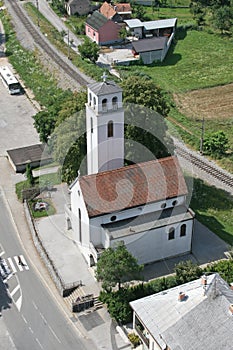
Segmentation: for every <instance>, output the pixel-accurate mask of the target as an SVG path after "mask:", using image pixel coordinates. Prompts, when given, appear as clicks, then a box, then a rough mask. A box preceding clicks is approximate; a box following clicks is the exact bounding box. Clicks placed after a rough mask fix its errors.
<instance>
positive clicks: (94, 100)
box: [93, 97, 96, 109]
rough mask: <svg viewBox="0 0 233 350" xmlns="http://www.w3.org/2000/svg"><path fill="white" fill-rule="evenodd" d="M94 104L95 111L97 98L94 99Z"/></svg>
mask: <svg viewBox="0 0 233 350" xmlns="http://www.w3.org/2000/svg"><path fill="white" fill-rule="evenodd" d="M93 102H94V109H95V106H96V98H95V97H94V98H93Z"/></svg>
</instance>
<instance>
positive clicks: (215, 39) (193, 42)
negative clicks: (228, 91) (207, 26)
mask: <svg viewBox="0 0 233 350" xmlns="http://www.w3.org/2000/svg"><path fill="white" fill-rule="evenodd" d="M183 34H184V37H183V39H181V36H180V38H179V39H178V41H177V43H176V45H174V50H172V48H171V49H170V51H169V53H168V55H167V57H166V59H165V61H164V62H162V63H158V64H154V65H151V66H143V65H140V66H137V65H134V66H130V67H124V68H123V69H122V70H123V71H125V70H126V71H130V72H135V73H137V72H138V71H140V72H144V73H145V74H147V75H149V76H150V77H152V78H153V80H154V81H155V82H156V83H157V84H158V85H160V86H161V87H162V88H164V89H165V90H167V91H171V92H185V91H189V90H194V89H201V88H205V87H210V86H216V85H223V84H227V83H231V82H232V81H233V42H232V40H230V39H227V38H222V37H220V36H217V35H214V34H209V33H207V32H205V31H196V30H189V31H187V32H183Z"/></svg>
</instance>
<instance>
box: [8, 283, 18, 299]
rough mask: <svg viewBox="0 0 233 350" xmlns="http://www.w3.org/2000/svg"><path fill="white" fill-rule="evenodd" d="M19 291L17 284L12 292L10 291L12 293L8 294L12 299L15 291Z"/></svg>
mask: <svg viewBox="0 0 233 350" xmlns="http://www.w3.org/2000/svg"><path fill="white" fill-rule="evenodd" d="M19 289H20V285H19V284H18V285H17V286H16V287H15V288H14V289H13V290H12V292H10V296H11V297H13V296H14V294H15V293H16V292H17V290H19Z"/></svg>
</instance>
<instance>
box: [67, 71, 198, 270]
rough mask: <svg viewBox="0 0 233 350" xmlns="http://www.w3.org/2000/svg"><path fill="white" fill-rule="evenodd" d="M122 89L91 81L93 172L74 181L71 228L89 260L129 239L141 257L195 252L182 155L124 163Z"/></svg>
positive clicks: (89, 156)
mask: <svg viewBox="0 0 233 350" xmlns="http://www.w3.org/2000/svg"><path fill="white" fill-rule="evenodd" d="M124 113H125V112H124V108H123V104H122V89H121V88H120V87H119V86H117V85H116V84H115V83H114V82H112V81H106V80H105V78H104V81H103V82H96V83H92V84H90V85H88V101H87V104H86V133H87V172H88V174H87V175H84V176H78V177H77V178H76V180H75V181H74V182H73V183H72V184H71V186H70V200H71V201H70V207H67V208H66V221H67V229H69V230H70V235H71V236H72V239H73V240H74V241H75V242H77V244H78V245H79V247H80V249H81V251H82V253H83V255H84V257H85V258H86V260H87V262H88V264H89V265H93V264H95V263H96V262H97V260H98V258H99V256H100V255H101V253H102V252H103V250H104V249H106V248H108V247H114V246H115V245H116V244H117V243H118V242H124V244H125V246H126V247H127V249H128V250H129V251H130V252H131V253H132V254H133V255H134V256H135V257H136V258H137V260H138V262H139V263H143V264H147V263H151V262H154V261H156V260H161V259H165V258H168V257H172V256H177V255H180V254H184V253H188V252H190V251H191V242H192V232H193V220H194V213H193V212H192V211H191V210H190V209H189V208H188V205H187V203H186V196H187V194H188V190H187V186H186V183H185V180H184V176H183V173H182V170H181V168H180V165H179V161H178V159H177V157H176V156H169V157H166V158H161V159H154V160H151V161H147V162H142V163H137V164H132V165H129V166H124V123H125V120H124V118H125V116H124Z"/></svg>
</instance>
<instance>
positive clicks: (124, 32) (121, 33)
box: [119, 27, 128, 41]
mask: <svg viewBox="0 0 233 350" xmlns="http://www.w3.org/2000/svg"><path fill="white" fill-rule="evenodd" d="M127 35H128V32H127V30H126V29H125V28H124V27H122V28H121V30H120V31H119V37H120V38H121V39H123V40H124V41H125V39H126V38H127Z"/></svg>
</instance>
